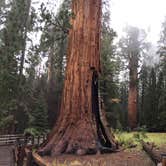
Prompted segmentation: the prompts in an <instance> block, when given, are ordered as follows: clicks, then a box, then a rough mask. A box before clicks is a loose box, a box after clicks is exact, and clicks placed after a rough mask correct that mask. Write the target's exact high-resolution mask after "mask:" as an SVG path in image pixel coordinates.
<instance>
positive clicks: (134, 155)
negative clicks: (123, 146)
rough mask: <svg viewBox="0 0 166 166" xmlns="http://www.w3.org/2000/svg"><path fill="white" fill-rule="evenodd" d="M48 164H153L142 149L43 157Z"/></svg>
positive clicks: (90, 165)
mask: <svg viewBox="0 0 166 166" xmlns="http://www.w3.org/2000/svg"><path fill="white" fill-rule="evenodd" d="M45 160H47V161H49V163H50V166H155V164H154V163H153V162H152V160H151V159H150V158H149V156H148V155H147V154H146V153H145V152H144V151H135V150H133V151H130V152H127V151H121V152H117V153H111V154H101V155H87V156H72V155H63V156H58V157H56V158H54V160H52V159H50V158H49V157H45Z"/></svg>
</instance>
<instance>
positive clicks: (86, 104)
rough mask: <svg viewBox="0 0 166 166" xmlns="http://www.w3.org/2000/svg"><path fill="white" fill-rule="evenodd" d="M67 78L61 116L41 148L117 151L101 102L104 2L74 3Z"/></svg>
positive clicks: (80, 0) (78, 0)
mask: <svg viewBox="0 0 166 166" xmlns="http://www.w3.org/2000/svg"><path fill="white" fill-rule="evenodd" d="M72 10H73V13H74V18H73V19H72V20H71V24H72V28H71V30H70V32H69V44H68V55H67V67H66V77H65V82H64V89H63V97H62V101H61V109H60V115H59V118H58V120H57V123H56V125H55V127H54V129H53V130H52V133H51V134H50V138H49V140H48V143H47V144H46V145H45V146H44V147H43V148H42V149H41V150H42V151H43V152H44V153H46V152H47V153H48V152H51V154H52V155H57V154H61V153H76V154H85V153H95V152H97V151H98V150H102V149H103V148H104V149H107V150H112V149H114V148H116V143H115V141H114V138H113V136H112V135H111V134H110V135H109V132H108V129H107V128H106V125H104V123H103V117H102V118H100V117H101V116H100V115H101V114H100V113H101V111H100V109H99V100H98V76H99V73H100V27H101V0H73V2H72Z"/></svg>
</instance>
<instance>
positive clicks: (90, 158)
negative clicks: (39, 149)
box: [44, 132, 166, 166]
mask: <svg viewBox="0 0 166 166" xmlns="http://www.w3.org/2000/svg"><path fill="white" fill-rule="evenodd" d="M115 136H116V138H117V139H118V141H119V143H120V144H121V146H122V147H123V148H124V150H122V151H120V152H117V153H110V154H98V155H87V156H73V155H62V156H58V157H56V158H54V159H51V158H49V157H44V159H45V161H47V162H49V163H51V164H50V165H51V166H155V164H154V163H153V161H152V160H151V159H150V157H149V156H148V155H147V154H146V153H145V152H144V151H143V150H142V147H141V140H143V141H145V142H153V143H154V144H155V145H157V146H158V147H159V148H160V147H162V148H163V147H165V149H166V133H145V132H130V133H127V132H116V133H115Z"/></svg>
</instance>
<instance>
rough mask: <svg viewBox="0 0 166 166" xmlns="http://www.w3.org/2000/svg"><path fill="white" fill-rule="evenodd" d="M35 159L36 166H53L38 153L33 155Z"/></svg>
mask: <svg viewBox="0 0 166 166" xmlns="http://www.w3.org/2000/svg"><path fill="white" fill-rule="evenodd" d="M32 156H33V159H34V161H35V163H36V164H38V165H39V166H51V164H50V163H48V162H47V161H45V160H44V159H43V158H42V157H41V156H40V155H38V154H37V153H35V152H34V153H32Z"/></svg>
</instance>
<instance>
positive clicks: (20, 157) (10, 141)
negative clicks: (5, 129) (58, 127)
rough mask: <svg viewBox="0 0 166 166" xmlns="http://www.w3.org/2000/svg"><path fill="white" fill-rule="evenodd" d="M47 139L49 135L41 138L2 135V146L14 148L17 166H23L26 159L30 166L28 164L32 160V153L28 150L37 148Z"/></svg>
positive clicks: (0, 143)
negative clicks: (30, 157)
mask: <svg viewBox="0 0 166 166" xmlns="http://www.w3.org/2000/svg"><path fill="white" fill-rule="evenodd" d="M46 139H47V134H43V135H40V136H33V135H30V134H28V135H26V134H25V135H24V134H13V135H0V146H11V147H12V148H13V156H14V159H15V163H17V166H23V162H24V159H25V157H27V162H26V165H28V166H30V164H29V163H28V162H30V160H31V159H29V156H30V155H31V153H30V151H28V148H29V149H32V148H34V147H35V148H37V147H39V146H40V145H41V144H42V143H43V142H45V141H46ZM26 149H27V150H26ZM27 151H28V152H27Z"/></svg>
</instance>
